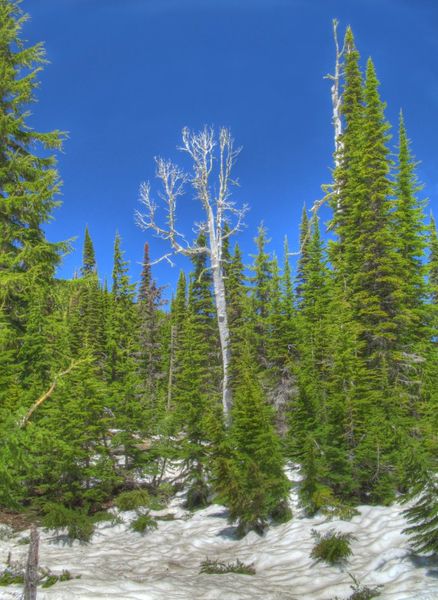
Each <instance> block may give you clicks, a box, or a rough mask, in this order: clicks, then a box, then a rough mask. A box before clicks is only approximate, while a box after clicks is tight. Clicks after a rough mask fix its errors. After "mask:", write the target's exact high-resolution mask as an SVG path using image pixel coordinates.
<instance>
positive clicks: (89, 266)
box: [81, 226, 96, 277]
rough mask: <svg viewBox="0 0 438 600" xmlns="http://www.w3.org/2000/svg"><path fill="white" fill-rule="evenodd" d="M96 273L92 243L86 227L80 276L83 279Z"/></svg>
mask: <svg viewBox="0 0 438 600" xmlns="http://www.w3.org/2000/svg"><path fill="white" fill-rule="evenodd" d="M95 271H96V255H95V252H94V246H93V242H92V240H91V237H90V232H89V231H88V226H87V227H86V228H85V238H84V248H83V253H82V268H81V275H82V276H83V277H85V276H87V275H90V274H91V273H94V272H95Z"/></svg>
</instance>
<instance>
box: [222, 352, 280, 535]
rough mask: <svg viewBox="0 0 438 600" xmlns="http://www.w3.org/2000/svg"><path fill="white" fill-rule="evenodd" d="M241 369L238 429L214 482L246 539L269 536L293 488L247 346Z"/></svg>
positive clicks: (234, 416) (236, 390) (236, 411)
mask: <svg viewBox="0 0 438 600" xmlns="http://www.w3.org/2000/svg"><path fill="white" fill-rule="evenodd" d="M235 369H236V372H237V373H238V376H237V377H236V383H235V388H234V390H233V393H234V396H233V400H234V404H233V409H232V415H231V416H232V423H231V427H230V429H229V431H228V432H227V435H226V436H225V438H224V439H223V441H222V445H221V447H220V448H219V451H218V455H217V457H216V461H215V474H214V478H215V489H216V491H217V492H218V494H219V501H220V502H222V503H224V504H225V506H226V507H227V508H228V510H229V514H230V520H231V521H232V522H234V521H237V523H238V532H239V534H240V535H244V534H246V533H247V532H248V531H250V530H254V531H257V532H258V533H261V532H263V530H264V529H265V527H266V525H267V523H268V519H269V518H270V517H272V516H273V515H275V514H277V515H278V513H279V512H280V513H282V514H283V516H285V512H283V510H282V509H283V508H284V503H285V501H287V497H288V491H289V482H288V480H287V478H286V476H285V475H284V471H283V456H282V453H281V447H280V442H279V439H278V436H277V434H276V432H275V430H274V427H273V425H272V411H271V408H270V407H269V406H268V405H267V403H266V401H265V399H264V398H263V394H262V391H261V388H260V386H259V384H258V382H257V377H256V374H255V367H254V361H252V360H251V351H250V348H249V345H248V343H247V342H243V343H242V345H241V347H240V355H239V363H238V364H237V365H235ZM280 507H281V508H280Z"/></svg>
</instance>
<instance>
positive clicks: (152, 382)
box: [137, 243, 163, 407]
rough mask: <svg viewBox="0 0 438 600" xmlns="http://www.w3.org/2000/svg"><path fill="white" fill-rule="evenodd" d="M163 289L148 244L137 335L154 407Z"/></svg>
mask: <svg viewBox="0 0 438 600" xmlns="http://www.w3.org/2000/svg"><path fill="white" fill-rule="evenodd" d="M161 304H162V300H161V290H160V289H159V288H158V287H157V285H156V283H155V281H154V280H153V278H152V269H151V264H150V258H149V244H148V243H146V244H145V246H144V257H143V269H142V273H141V278H140V286H139V290H138V300H137V312H138V323H139V330H138V337H139V348H140V350H139V355H138V364H139V374H140V379H141V385H142V387H143V388H144V393H145V396H146V402H148V403H149V404H150V406H151V407H153V406H155V407H156V402H157V398H158V393H159V389H158V387H159V384H160V382H161V379H162V376H163V372H162V368H163V365H162V358H161V355H160V354H161V319H160V314H159V309H160V307H161Z"/></svg>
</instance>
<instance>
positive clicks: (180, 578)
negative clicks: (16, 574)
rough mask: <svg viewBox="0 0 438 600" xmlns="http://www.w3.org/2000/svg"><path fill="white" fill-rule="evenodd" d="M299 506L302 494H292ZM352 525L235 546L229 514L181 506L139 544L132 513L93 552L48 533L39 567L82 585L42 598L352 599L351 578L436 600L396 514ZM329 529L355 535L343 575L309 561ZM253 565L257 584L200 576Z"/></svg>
mask: <svg viewBox="0 0 438 600" xmlns="http://www.w3.org/2000/svg"><path fill="white" fill-rule="evenodd" d="M292 502H293V504H294V505H296V495H295V494H292ZM359 510H360V515H357V516H355V517H354V518H353V519H352V520H351V521H340V520H337V519H332V520H328V519H327V517H324V516H317V517H314V518H312V519H308V518H303V517H302V516H300V511H299V509H298V508H296V507H295V511H294V514H295V516H294V518H293V519H292V520H291V521H290V522H289V523H286V524H284V525H278V526H274V527H271V528H270V529H269V530H268V531H267V532H266V534H265V535H264V536H263V537H259V536H258V535H256V534H254V533H250V534H249V535H247V536H246V537H245V538H244V539H241V540H236V539H234V537H233V528H232V527H230V526H229V525H228V523H227V520H226V511H225V510H224V509H223V507H220V506H218V505H213V506H210V507H208V508H206V509H205V510H200V511H197V512H194V513H189V512H187V511H186V510H184V509H183V508H182V497H181V496H180V497H177V498H175V499H174V501H173V502H172V503H171V505H170V507H169V508H168V509H166V510H163V511H160V512H157V513H155V514H157V515H160V514H168V513H172V514H173V515H174V516H175V520H173V521H159V526H158V529H157V530H155V531H152V532H151V533H147V534H146V535H144V536H142V535H140V534H138V533H134V532H132V531H130V529H129V521H130V520H131V519H132V518H133V516H134V514H133V513H123V518H124V519H125V523H124V524H123V525H117V526H113V527H111V526H109V525H108V524H100V525H99V526H98V528H97V530H96V533H95V535H94V537H93V539H92V541H91V543H90V544H88V545H81V544H79V543H78V542H75V543H73V545H68V544H66V543H65V542H63V541H62V540H60V539H59V538H56V536H54V535H51V534H49V533H44V532H42V534H41V547H40V565H41V566H42V567H49V568H50V569H51V570H52V571H53V572H54V573H55V574H60V573H61V571H62V570H63V569H68V570H69V571H70V572H71V574H72V575H73V576H75V575H81V577H80V579H73V580H71V581H67V582H62V583H57V584H55V585H54V586H53V587H51V588H48V589H46V590H43V589H41V590H39V592H38V600H71V599H72V598H80V599H83V600H96V599H103V598H106V599H114V600H219V599H220V600H247V599H248V600H250V599H258V598H260V599H262V600H282V599H284V600H287V599H289V600H292V599H296V600H331V599H333V598H334V597H335V596H338V597H339V598H342V599H344V598H348V597H349V596H350V594H351V588H350V584H351V579H350V577H349V575H348V572H350V573H352V574H353V575H354V576H355V577H356V578H357V579H358V580H359V581H360V582H361V583H362V584H366V585H369V586H375V585H378V584H383V585H384V587H383V591H382V595H381V598H382V599H383V600H385V599H387V600H389V599H393V600H414V599H415V600H434V599H438V561H437V562H434V561H433V560H432V559H427V558H422V559H420V558H419V557H413V556H412V555H411V553H410V550H409V544H408V540H407V538H406V536H404V535H402V534H401V530H402V529H403V528H404V526H405V521H404V519H403V517H402V515H401V511H402V509H401V508H400V507H399V506H397V505H396V506H392V507H370V506H362V507H360V508H359ZM330 528H335V529H336V530H339V531H343V532H351V533H353V534H354V536H355V537H356V540H354V541H353V542H352V550H353V556H352V557H351V559H350V561H349V563H348V564H347V565H346V566H345V567H344V568H340V567H330V566H327V565H325V564H321V563H318V564H317V563H315V562H314V561H313V560H312V559H311V558H310V556H309V555H310V551H311V548H312V546H313V544H314V540H313V538H312V536H311V530H312V529H317V530H318V531H320V532H325V531H327V530H328V529H330ZM24 535H26V534H25V532H22V533H21V534H20V535H19V536H17V537H15V538H13V539H11V540H3V541H0V563H1V567H4V564H5V562H6V559H7V555H8V553H9V552H12V560H19V559H20V558H22V559H23V560H24V559H25V556H26V553H27V548H28V546H25V545H20V544H18V543H17V542H18V539H19V537H23V536H24ZM207 557H208V558H209V559H212V560H214V559H218V560H220V561H223V562H229V561H235V560H236V559H239V560H241V561H242V562H244V563H246V564H247V563H253V564H254V566H255V569H256V575H255V576H249V575H236V574H226V575H200V574H199V568H200V564H201V562H202V561H203V560H205V559H206V558H207ZM20 597H21V590H20V588H19V587H18V586H10V587H7V588H0V599H1V600H12V599H13V598H14V599H17V598H20Z"/></svg>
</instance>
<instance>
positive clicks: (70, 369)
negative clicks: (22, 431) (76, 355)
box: [21, 358, 89, 428]
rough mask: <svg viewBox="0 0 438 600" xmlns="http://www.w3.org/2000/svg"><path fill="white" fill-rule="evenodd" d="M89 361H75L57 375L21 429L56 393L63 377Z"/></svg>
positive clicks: (36, 402)
mask: <svg viewBox="0 0 438 600" xmlns="http://www.w3.org/2000/svg"><path fill="white" fill-rule="evenodd" d="M88 360H89V359H88V358H84V359H82V360H76V361H73V362H72V363H71V365H70V366H69V367H68V368H67V369H65V371H61V372H60V373H58V374H57V375H55V378H54V380H53V382H52V384H51V385H50V387H49V389H48V390H47V391H46V392H44V394H42V395H41V396H40V397H39V398H38V400H36V401H35V402H34V403H33V404H32V406H31V407H30V409H29V410H28V412H27V413H26V415H25V416H24V417H23V420H22V421H21V427H22V428H24V427H26V425H27V423H28V421H29V419H30V418H31V416H32V415H33V413H34V412H35V411H36V409H37V408H38V407H39V406H41V404H43V402H45V401H46V400H47V398H49V397H50V396H51V395H52V394H53V392H54V391H55V388H56V386H57V385H58V381H59V380H60V379H61V378H62V377H65V375H68V374H69V373H70V372H71V371H73V369H75V368H76V367H77V366H78V365H80V364H81V363H84V362H87V361H88Z"/></svg>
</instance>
